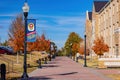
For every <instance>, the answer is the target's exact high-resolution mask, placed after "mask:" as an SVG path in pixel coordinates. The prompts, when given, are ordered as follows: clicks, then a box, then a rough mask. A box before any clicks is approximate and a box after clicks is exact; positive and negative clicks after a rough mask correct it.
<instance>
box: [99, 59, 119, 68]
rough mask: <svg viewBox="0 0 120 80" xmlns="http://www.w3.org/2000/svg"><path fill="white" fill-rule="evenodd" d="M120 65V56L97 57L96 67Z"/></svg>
mask: <svg viewBox="0 0 120 80" xmlns="http://www.w3.org/2000/svg"><path fill="white" fill-rule="evenodd" d="M108 67H120V58H99V59H98V68H108Z"/></svg>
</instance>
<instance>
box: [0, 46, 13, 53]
mask: <svg viewBox="0 0 120 80" xmlns="http://www.w3.org/2000/svg"><path fill="white" fill-rule="evenodd" d="M13 53H14V52H13V49H12V48H8V47H6V46H0V54H13Z"/></svg>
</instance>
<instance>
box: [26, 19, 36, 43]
mask: <svg viewBox="0 0 120 80" xmlns="http://www.w3.org/2000/svg"><path fill="white" fill-rule="evenodd" d="M35 41H36V19H28V20H27V42H35Z"/></svg>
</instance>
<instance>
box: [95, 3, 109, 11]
mask: <svg viewBox="0 0 120 80" xmlns="http://www.w3.org/2000/svg"><path fill="white" fill-rule="evenodd" d="M108 2H109V1H94V7H95V12H99V11H100V10H101V9H102V8H103V7H104V6H105V5H106V4H107V3H108Z"/></svg>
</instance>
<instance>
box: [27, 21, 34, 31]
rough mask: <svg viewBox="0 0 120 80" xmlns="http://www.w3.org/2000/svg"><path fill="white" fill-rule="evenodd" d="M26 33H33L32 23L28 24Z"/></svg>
mask: <svg viewBox="0 0 120 80" xmlns="http://www.w3.org/2000/svg"><path fill="white" fill-rule="evenodd" d="M28 31H34V24H33V23H29V24H28Z"/></svg>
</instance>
